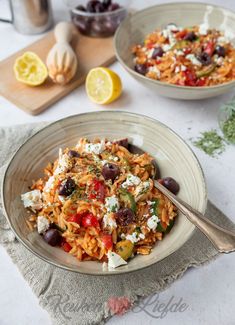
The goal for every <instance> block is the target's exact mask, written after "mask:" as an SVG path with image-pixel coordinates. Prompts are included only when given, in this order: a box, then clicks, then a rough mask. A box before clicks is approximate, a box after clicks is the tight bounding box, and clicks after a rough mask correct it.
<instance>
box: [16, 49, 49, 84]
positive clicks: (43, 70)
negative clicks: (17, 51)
mask: <svg viewBox="0 0 235 325" xmlns="http://www.w3.org/2000/svg"><path fill="white" fill-rule="evenodd" d="M14 73H15V77H16V79H17V80H18V81H20V82H23V83H24V84H27V85H29V86H39V85H41V84H42V83H43V82H44V81H45V80H46V78H47V77H48V72H47V67H46V65H45V64H44V63H43V62H42V60H41V59H40V58H39V57H38V56H37V55H36V54H35V53H33V52H25V53H24V54H23V55H22V56H20V57H18V58H17V59H16V61H15V64H14Z"/></svg>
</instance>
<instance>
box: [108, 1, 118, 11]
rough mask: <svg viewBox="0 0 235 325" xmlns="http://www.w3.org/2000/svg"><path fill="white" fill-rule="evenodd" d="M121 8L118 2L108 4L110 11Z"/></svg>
mask: <svg viewBox="0 0 235 325" xmlns="http://www.w3.org/2000/svg"><path fill="white" fill-rule="evenodd" d="M119 8H120V6H119V4H118V3H111V5H109V6H108V11H115V10H118V9H119Z"/></svg>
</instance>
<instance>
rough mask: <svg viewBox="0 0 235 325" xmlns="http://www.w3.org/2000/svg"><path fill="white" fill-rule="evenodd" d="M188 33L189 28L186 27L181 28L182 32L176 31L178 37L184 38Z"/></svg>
mask: <svg viewBox="0 0 235 325" xmlns="http://www.w3.org/2000/svg"><path fill="white" fill-rule="evenodd" d="M187 33H188V32H187V30H186V29H183V30H181V31H180V32H178V33H176V34H175V37H176V38H177V39H183V38H184V36H185V35H186V34H187Z"/></svg>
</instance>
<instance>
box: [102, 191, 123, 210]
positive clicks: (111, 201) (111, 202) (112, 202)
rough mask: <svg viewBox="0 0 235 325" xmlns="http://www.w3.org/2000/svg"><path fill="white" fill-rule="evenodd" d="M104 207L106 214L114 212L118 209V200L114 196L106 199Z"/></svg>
mask: <svg viewBox="0 0 235 325" xmlns="http://www.w3.org/2000/svg"><path fill="white" fill-rule="evenodd" d="M105 207H106V209H107V211H108V212H116V211H117V210H118V209H119V207H120V205H119V201H118V198H117V197H116V196H115V195H113V196H110V197H106V199H105Z"/></svg>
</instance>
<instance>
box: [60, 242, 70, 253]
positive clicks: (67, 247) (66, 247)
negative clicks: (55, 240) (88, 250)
mask: <svg viewBox="0 0 235 325" xmlns="http://www.w3.org/2000/svg"><path fill="white" fill-rule="evenodd" d="M61 247H62V248H63V250H64V251H65V252H67V253H68V252H69V251H70V250H71V249H72V246H70V245H69V243H67V241H63V242H62V244H61Z"/></svg>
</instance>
